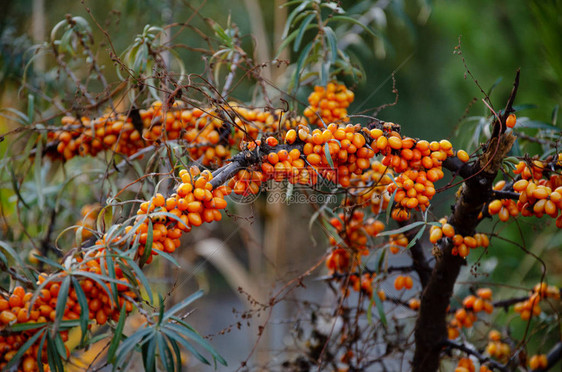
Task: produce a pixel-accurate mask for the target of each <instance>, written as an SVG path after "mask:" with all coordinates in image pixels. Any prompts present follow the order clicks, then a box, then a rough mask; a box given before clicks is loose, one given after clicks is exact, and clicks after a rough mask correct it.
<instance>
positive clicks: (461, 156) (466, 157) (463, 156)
mask: <svg viewBox="0 0 562 372" xmlns="http://www.w3.org/2000/svg"><path fill="white" fill-rule="evenodd" d="M457 158H459V160H460V161H462V162H463V163H466V162H467V161H469V160H470V156H469V155H468V153H467V152H466V151H464V150H459V151H457Z"/></svg>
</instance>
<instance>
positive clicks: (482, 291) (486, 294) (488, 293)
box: [476, 288, 492, 300]
mask: <svg viewBox="0 0 562 372" xmlns="http://www.w3.org/2000/svg"><path fill="white" fill-rule="evenodd" d="M476 294H477V295H478V297H480V298H481V299H483V300H491V299H492V290H491V289H490V288H478V290H476Z"/></svg>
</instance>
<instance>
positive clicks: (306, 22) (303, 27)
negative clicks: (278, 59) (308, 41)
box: [293, 14, 316, 52]
mask: <svg viewBox="0 0 562 372" xmlns="http://www.w3.org/2000/svg"><path fill="white" fill-rule="evenodd" d="M315 16H316V15H314V14H310V15H309V16H308V17H306V18H305V19H304V21H303V22H302V24H301V25H300V27H299V33H298V34H297V38H296V39H295V43H294V44H293V52H296V51H297V50H299V47H300V46H301V41H302V38H303V36H304V33H305V32H306V31H307V30H308V25H309V24H310V22H311V21H312V20H313V19H314V17H315ZM315 27H316V25H315Z"/></svg>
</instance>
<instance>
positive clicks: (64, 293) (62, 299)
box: [53, 276, 71, 332]
mask: <svg viewBox="0 0 562 372" xmlns="http://www.w3.org/2000/svg"><path fill="white" fill-rule="evenodd" d="M70 280H71V277H70V276H67V277H65V278H64V280H63V281H62V283H61V286H60V289H59V294H58V296H57V298H58V300H57V306H56V309H55V322H54V324H53V331H54V332H56V331H57V330H58V328H59V324H60V322H61V321H62V316H63V315H64V310H65V307H66V302H67V300H68V291H69V289H70Z"/></svg>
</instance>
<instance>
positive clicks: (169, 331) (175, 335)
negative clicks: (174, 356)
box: [162, 328, 211, 365]
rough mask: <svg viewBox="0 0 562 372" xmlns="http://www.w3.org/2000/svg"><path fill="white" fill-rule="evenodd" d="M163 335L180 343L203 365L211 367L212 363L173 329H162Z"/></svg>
mask: <svg viewBox="0 0 562 372" xmlns="http://www.w3.org/2000/svg"><path fill="white" fill-rule="evenodd" d="M162 333H164V334H165V335H166V336H167V337H168V338H170V339H172V340H174V341H176V342H178V343H180V344H181V345H182V346H183V347H184V348H186V349H187V350H188V351H189V352H190V353H191V354H193V355H194V356H195V357H196V358H197V359H199V361H200V362H201V363H205V364H207V365H211V363H210V362H209V361H208V360H207V358H205V357H204V356H203V355H202V354H201V353H200V352H198V351H197V350H196V349H195V348H194V347H193V346H192V345H191V344H190V343H189V342H188V341H187V340H186V339H185V338H183V337H182V336H180V334H178V333H176V331H174V330H173V329H169V328H162Z"/></svg>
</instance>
